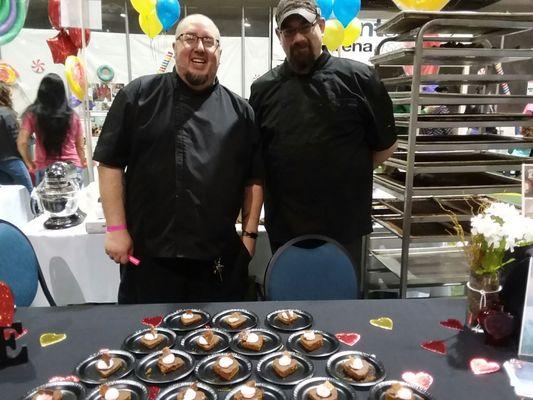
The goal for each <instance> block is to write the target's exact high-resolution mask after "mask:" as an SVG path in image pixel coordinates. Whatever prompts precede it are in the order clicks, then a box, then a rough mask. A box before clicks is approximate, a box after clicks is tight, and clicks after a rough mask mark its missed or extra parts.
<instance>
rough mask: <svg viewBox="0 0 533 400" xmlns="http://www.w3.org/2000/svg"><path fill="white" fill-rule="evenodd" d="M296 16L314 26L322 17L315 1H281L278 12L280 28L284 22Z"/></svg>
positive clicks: (277, 20) (277, 17) (277, 19)
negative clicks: (317, 19) (318, 18)
mask: <svg viewBox="0 0 533 400" xmlns="http://www.w3.org/2000/svg"><path fill="white" fill-rule="evenodd" d="M295 14H297V15H299V16H301V17H302V18H304V19H305V20H306V21H307V22H309V23H310V24H312V23H313V22H315V20H316V18H317V17H318V16H320V11H319V8H318V6H317V5H316V1H315V0H280V2H279V4H278V7H277V10H276V22H277V24H278V27H279V28H281V25H282V24H283V21H285V20H286V19H287V17H290V16H291V15H295Z"/></svg>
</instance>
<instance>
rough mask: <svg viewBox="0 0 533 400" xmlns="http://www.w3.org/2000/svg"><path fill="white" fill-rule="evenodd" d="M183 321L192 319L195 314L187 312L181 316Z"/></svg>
mask: <svg viewBox="0 0 533 400" xmlns="http://www.w3.org/2000/svg"><path fill="white" fill-rule="evenodd" d="M181 317H182V318H183V319H192V318H193V317H194V314H193V313H192V312H186V313H185V314H183V315H182V316H181Z"/></svg>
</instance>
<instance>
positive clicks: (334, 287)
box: [264, 235, 359, 300]
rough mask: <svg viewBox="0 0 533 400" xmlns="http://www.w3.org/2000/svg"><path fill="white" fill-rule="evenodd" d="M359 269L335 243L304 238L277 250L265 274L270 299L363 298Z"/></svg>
mask: <svg viewBox="0 0 533 400" xmlns="http://www.w3.org/2000/svg"><path fill="white" fill-rule="evenodd" d="M357 276H358V274H357V269H356V267H355V264H354V262H353V261H352V259H351V257H350V255H349V254H348V252H347V251H346V250H345V249H344V247H342V246H341V245H340V244H339V243H338V242H336V241H335V240H333V239H331V238H328V237H326V236H321V235H304V236H300V237H297V238H295V239H292V240H290V241H289V242H287V243H286V244H284V245H283V246H282V247H280V248H279V249H278V251H276V253H275V254H274V255H273V256H272V258H271V259H270V261H269V263H268V266H267V269H266V271H265V280H264V285H265V299H266V300H341V299H357V298H359V285H358V278H357Z"/></svg>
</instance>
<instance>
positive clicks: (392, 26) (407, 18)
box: [376, 11, 533, 35]
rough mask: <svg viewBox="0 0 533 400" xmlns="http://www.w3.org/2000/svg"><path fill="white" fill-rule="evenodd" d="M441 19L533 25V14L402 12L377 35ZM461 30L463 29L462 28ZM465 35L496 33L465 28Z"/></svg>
mask: <svg viewBox="0 0 533 400" xmlns="http://www.w3.org/2000/svg"><path fill="white" fill-rule="evenodd" d="M440 18H449V19H458V20H461V19H462V20H466V19H479V20H492V21H510V22H511V23H513V22H514V25H515V26H516V28H515V29H516V30H522V29H524V27H526V26H527V25H529V24H532V25H533V14H532V13H512V14H509V13H489V12H471V11H456V12H454V11H447V12H443V11H440V12H428V11H402V12H400V13H398V14H396V15H395V16H394V17H392V18H391V19H389V20H388V21H386V22H384V23H383V24H381V25H380V26H379V27H378V28H377V29H376V33H377V34H378V35H381V34H385V33H388V34H397V35H398V34H402V33H407V32H410V31H412V30H413V29H417V28H420V27H421V26H423V25H424V24H426V23H427V22H429V21H431V20H434V19H440ZM460 29H461V28H460ZM462 31H464V32H463V33H475V34H487V33H491V32H493V31H494V28H490V27H479V28H475V29H474V28H470V29H468V27H465V26H464V27H463V28H462ZM439 32H440V33H446V29H439ZM454 32H457V28H455V29H454Z"/></svg>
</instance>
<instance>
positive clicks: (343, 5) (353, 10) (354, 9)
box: [333, 0, 361, 28]
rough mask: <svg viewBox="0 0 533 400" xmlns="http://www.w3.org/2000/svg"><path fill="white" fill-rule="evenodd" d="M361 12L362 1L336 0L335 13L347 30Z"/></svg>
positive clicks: (334, 4)
mask: <svg viewBox="0 0 533 400" xmlns="http://www.w3.org/2000/svg"><path fill="white" fill-rule="evenodd" d="M360 10H361V0H335V3H333V12H334V13H335V16H336V17H337V19H338V20H339V21H340V22H341V24H342V26H344V27H345V28H346V27H347V26H348V24H349V23H350V22H351V21H352V19H354V18H355V17H357V14H359V11H360Z"/></svg>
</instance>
